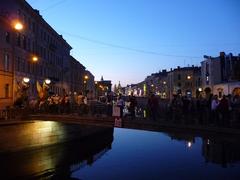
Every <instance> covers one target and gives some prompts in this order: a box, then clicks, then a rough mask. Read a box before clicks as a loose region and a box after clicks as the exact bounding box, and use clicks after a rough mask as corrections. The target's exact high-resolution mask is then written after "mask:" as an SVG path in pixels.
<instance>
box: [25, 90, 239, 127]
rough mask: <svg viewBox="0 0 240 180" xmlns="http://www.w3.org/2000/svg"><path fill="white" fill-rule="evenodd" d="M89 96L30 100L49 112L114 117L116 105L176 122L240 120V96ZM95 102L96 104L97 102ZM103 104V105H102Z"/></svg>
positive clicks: (228, 123)
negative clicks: (141, 98) (143, 98)
mask: <svg viewBox="0 0 240 180" xmlns="http://www.w3.org/2000/svg"><path fill="white" fill-rule="evenodd" d="M93 99H94V98H93V97H91V96H89V95H84V94H83V93H82V92H80V93H79V94H66V95H64V96H59V95H57V94H53V95H51V96H49V97H48V98H47V99H46V100H45V101H43V102H41V101H40V102H39V101H38V102H37V101H36V100H33V101H30V102H29V106H30V107H32V109H33V110H37V111H40V112H49V113H57V114H59V113H60V114H61V113H66V114H68V113H78V114H88V113H92V114H94V113H96V112H97V113H99V114H106V115H108V116H112V108H113V106H117V107H119V108H120V116H121V117H124V116H125V117H126V116H128V117H130V118H131V119H134V118H135V117H136V116H138V117H147V118H149V119H150V120H153V121H159V120H165V121H169V122H170V121H172V122H175V123H179V122H184V123H196V122H197V123H198V124H206V125H210V124H215V125H219V126H231V125H232V124H234V123H238V122H239V123H240V96H238V95H235V96H232V95H228V96H225V95H223V96H222V97H218V96H217V95H212V94H210V95H208V96H206V97H203V96H202V95H199V96H198V97H197V98H191V97H187V96H181V95H174V96H173V98H172V100H171V101H168V102H167V101H166V100H165V101H163V100H161V99H160V98H159V97H158V96H156V95H155V94H154V93H151V94H149V96H148V99H147V104H145V105H142V104H141V103H138V102H137V98H136V97H135V96H134V95H133V93H131V95H129V96H128V97H126V96H122V95H121V94H119V95H113V94H108V95H107V96H102V97H99V98H98V101H96V100H97V99H94V100H93ZM93 102H94V104H93ZM99 107H101V108H99Z"/></svg>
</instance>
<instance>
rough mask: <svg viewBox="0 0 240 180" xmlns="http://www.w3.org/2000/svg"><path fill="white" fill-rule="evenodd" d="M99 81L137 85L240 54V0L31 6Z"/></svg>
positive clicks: (97, 0)
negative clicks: (181, 68)
mask: <svg viewBox="0 0 240 180" xmlns="http://www.w3.org/2000/svg"><path fill="white" fill-rule="evenodd" d="M27 2H29V4H30V5H31V6H32V7H33V8H36V9H38V10H40V14H41V15H42V16H43V18H44V19H45V20H46V21H47V22H48V23H49V24H50V25H51V26H52V27H53V28H54V29H55V30H56V31H57V32H58V33H59V34H62V35H63V36H64V39H66V40H67V41H68V43H69V44H71V46H72V47H73V50H72V51H71V54H72V55H73V56H74V57H75V58H77V59H78V60H79V61H80V62H81V63H82V64H84V65H85V66H86V67H87V69H88V70H90V71H91V72H92V73H93V74H94V75H95V79H96V80H99V79H100V78H101V76H102V75H103V77H104V79H110V80H112V81H113V83H114V84H115V83H118V81H121V84H122V85H126V84H131V83H137V82H140V81H142V80H144V78H145V77H146V76H147V75H149V74H151V73H153V72H157V71H159V70H162V69H170V68H171V67H173V68H174V67H176V66H184V65H185V66H188V65H192V64H194V65H200V61H201V60H202V59H203V58H202V57H203V55H211V56H217V55H218V54H219V52H220V51H225V52H226V53H230V52H232V53H233V54H239V53H240V14H239V12H240V1H239V0H201V1H196V0H51V1H49V0H27Z"/></svg>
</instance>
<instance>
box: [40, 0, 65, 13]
mask: <svg viewBox="0 0 240 180" xmlns="http://www.w3.org/2000/svg"><path fill="white" fill-rule="evenodd" d="M66 1H67V0H61V1H58V2H56V3H54V4H52V5H51V6H48V7H47V8H46V9H43V10H41V11H47V10H49V9H52V8H54V7H56V6H58V5H60V4H62V3H64V2H66Z"/></svg>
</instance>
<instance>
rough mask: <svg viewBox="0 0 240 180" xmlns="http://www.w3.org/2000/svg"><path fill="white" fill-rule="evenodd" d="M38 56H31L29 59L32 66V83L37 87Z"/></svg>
mask: <svg viewBox="0 0 240 180" xmlns="http://www.w3.org/2000/svg"><path fill="white" fill-rule="evenodd" d="M38 60H39V59H38V56H36V55H33V56H32V57H31V62H32V63H33V64H34V83H35V85H37V62H38Z"/></svg>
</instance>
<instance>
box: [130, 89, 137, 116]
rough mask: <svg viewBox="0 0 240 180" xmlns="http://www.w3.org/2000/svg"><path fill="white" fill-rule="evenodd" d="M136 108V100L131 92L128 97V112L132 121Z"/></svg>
mask: <svg viewBox="0 0 240 180" xmlns="http://www.w3.org/2000/svg"><path fill="white" fill-rule="evenodd" d="M136 107H137V100H136V97H135V96H134V95H133V92H131V95H130V96H129V112H130V115H131V118H132V119H134V118H135V108H136Z"/></svg>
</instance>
